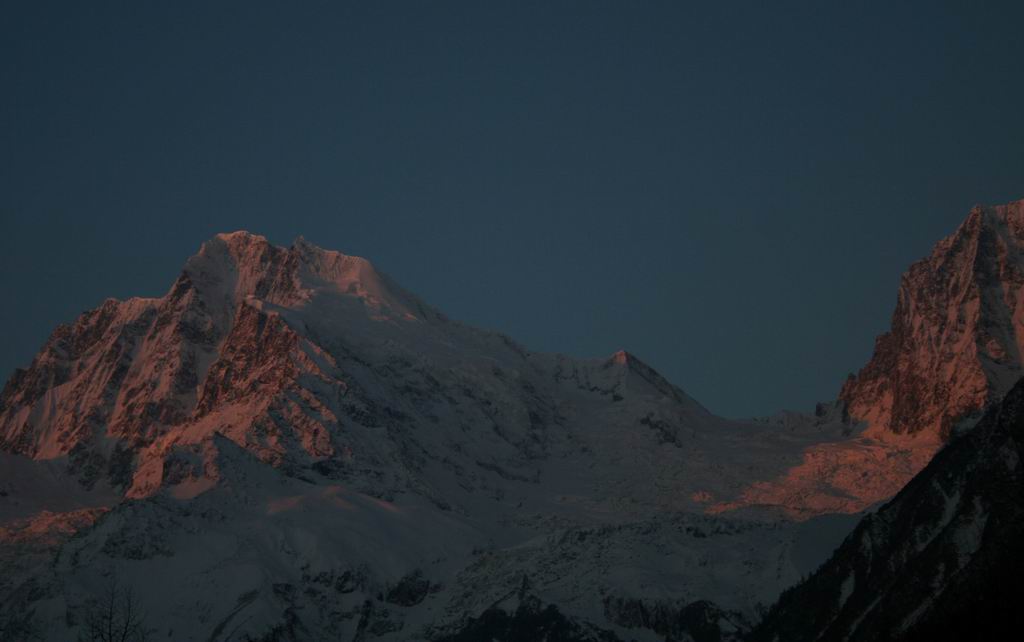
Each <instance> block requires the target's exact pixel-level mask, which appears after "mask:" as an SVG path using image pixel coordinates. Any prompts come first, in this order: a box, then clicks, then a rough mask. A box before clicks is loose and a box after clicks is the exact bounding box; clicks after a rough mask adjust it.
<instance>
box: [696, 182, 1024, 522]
mask: <svg viewBox="0 0 1024 642" xmlns="http://www.w3.org/2000/svg"><path fill="white" fill-rule="evenodd" d="M1022 249H1024V201H1016V202H1014V203H1010V204H1008V205H1001V206H997V207H976V208H974V209H973V210H971V212H970V214H969V215H968V217H967V219H966V220H965V221H964V222H963V224H962V225H961V226H960V227H959V229H957V230H956V232H955V233H953V234H952V235H951V236H949V237H947V238H945V239H943V240H942V241H940V242H939V243H938V244H937V245H936V246H935V248H934V249H933V251H932V253H931V254H930V255H929V256H928V257H927V258H925V259H923V260H921V261H919V262H917V263H915V264H914V265H912V266H911V268H910V269H909V270H908V271H907V273H906V274H905V275H904V276H903V279H902V281H901V285H900V290H899V296H898V299H897V304H896V310H895V312H894V313H893V317H892V328H891V330H890V331H889V332H887V333H886V334H884V335H882V336H880V337H879V338H878V340H877V343H876V346H875V353H874V356H873V357H872V358H871V361H870V362H869V363H868V364H867V365H866V366H865V367H864V368H863V369H862V370H861V371H860V372H859V373H858V374H857V375H856V376H852V377H851V378H850V379H849V380H847V382H846V383H845V385H844V386H843V388H842V391H841V393H840V402H839V404H837V405H836V406H834V407H832V408H828V409H827V410H829V411H830V412H833V413H837V412H838V413H843V414H845V415H846V420H847V421H849V422H850V424H851V428H850V431H851V434H850V437H849V438H848V439H843V440H839V441H837V442H834V443H825V444H820V445H815V446H812V447H810V448H809V449H808V450H807V451H806V452H805V454H804V456H803V459H802V461H801V462H800V464H798V465H797V466H794V467H792V468H790V469H789V470H787V471H786V473H785V474H784V475H782V476H781V477H779V478H776V479H771V480H763V481H758V482H755V483H754V484H752V485H751V486H750V487H749V488H747V489H746V490H745V491H743V493H742V496H741V498H740V499H739V500H736V501H730V502H723V503H719V504H716V505H715V506H713V510H719V511H722V510H732V509H735V508H737V507H742V506H750V505H758V504H769V505H780V506H785V507H786V508H787V510H788V511H789V512H790V513H791V514H794V515H814V514H820V513H823V512H857V511H860V510H863V509H865V508H867V507H869V506H871V505H873V504H876V503H878V502H881V501H884V500H886V499H888V498H890V497H892V496H893V495H894V494H895V493H896V492H897V491H899V489H900V488H902V487H903V485H904V484H905V483H907V481H908V480H909V479H910V478H911V477H913V476H914V474H916V473H917V472H918V471H919V470H921V469H922V468H923V467H924V466H925V465H926V464H927V463H928V462H929V461H930V460H931V458H932V457H933V456H934V454H935V452H936V451H937V450H938V449H939V448H941V447H942V445H943V443H945V441H946V440H947V439H948V438H949V436H950V434H951V433H953V432H954V431H955V430H956V429H957V427H958V426H959V427H961V428H963V429H967V428H969V427H970V425H972V424H973V422H974V421H976V420H977V418H978V416H979V415H980V414H981V412H982V411H983V410H984V409H985V408H986V407H987V406H988V405H990V404H991V403H993V402H995V401H998V400H999V399H1001V398H1002V396H1003V395H1004V394H1005V393H1006V391H1007V390H1009V388H1010V386H1012V385H1013V383H1014V382H1015V381H1017V379H1018V378H1019V377H1020V375H1021V356H1020V355H1021V346H1022V345H1024V252H1022Z"/></svg>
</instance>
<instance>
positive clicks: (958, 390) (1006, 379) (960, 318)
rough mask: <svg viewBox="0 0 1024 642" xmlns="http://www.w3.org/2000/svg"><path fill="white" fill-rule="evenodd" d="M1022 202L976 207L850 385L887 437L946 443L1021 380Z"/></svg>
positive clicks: (849, 393)
mask: <svg viewBox="0 0 1024 642" xmlns="http://www.w3.org/2000/svg"><path fill="white" fill-rule="evenodd" d="M1022 291H1024V200H1018V201H1014V202H1011V203H1008V204H1006V205H997V206H984V207H983V206H976V207H974V208H972V210H971V212H970V213H969V214H968V216H967V218H966V220H964V222H963V223H962V224H961V225H960V226H959V227H958V228H957V230H956V231H955V232H954V233H953V234H951V235H950V236H948V237H946V238H945V239H943V240H941V241H940V242H939V243H937V244H936V245H935V248H934V249H933V250H932V252H931V254H930V255H929V256H928V257H927V258H925V259H922V260H920V261H918V262H916V263H914V264H913V265H912V266H911V267H910V269H909V270H908V271H907V272H906V273H905V274H904V275H903V278H902V279H901V283H900V290H899V295H898V297H897V304H896V310H895V311H894V312H893V317H892V326H891V329H890V331H889V332H887V333H885V334H883V335H881V336H880V337H878V339H877V341H876V345H875V353H874V356H873V357H872V359H871V361H870V362H869V363H868V364H867V365H866V366H865V367H864V368H863V369H862V370H861V371H860V373H858V375H857V376H856V377H854V378H853V379H851V380H848V381H847V382H846V384H845V385H844V386H843V389H842V392H841V393H840V398H841V399H842V400H843V401H845V402H846V403H847V406H848V408H849V412H850V415H851V417H853V418H854V419H858V420H863V421H866V422H867V423H868V424H869V425H870V427H871V429H873V430H876V431H878V432H879V434H885V433H897V434H917V433H921V432H924V433H931V434H933V435H935V436H939V437H942V438H945V437H947V436H948V435H949V434H950V432H951V431H952V430H954V428H955V427H956V425H957V423H958V422H960V421H961V420H962V419H965V418H969V417H971V416H974V415H976V414H978V413H979V412H980V411H981V410H982V409H983V408H984V407H985V406H986V405H988V404H989V403H991V402H993V401H997V400H998V399H999V398H1000V397H1001V396H1002V395H1003V394H1004V393H1005V392H1006V391H1007V390H1009V388H1010V385H1012V383H1013V381H1015V380H1016V379H1017V378H1019V377H1020V371H1021V354H1022V351H1024V325H1022V321H1024V297H1022V296H1021V292H1022Z"/></svg>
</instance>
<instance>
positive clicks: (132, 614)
mask: <svg viewBox="0 0 1024 642" xmlns="http://www.w3.org/2000/svg"><path fill="white" fill-rule="evenodd" d="M148 639H149V632H148V631H147V630H146V624H145V616H144V615H143V613H142V610H141V609H140V608H139V601H138V598H136V597H135V593H134V591H132V589H131V587H129V586H122V585H120V584H119V583H118V581H117V578H116V577H115V578H114V579H112V580H111V581H110V583H109V584H108V585H107V587H106V589H105V590H104V592H103V594H102V595H100V596H99V597H98V598H97V599H94V600H92V601H91V602H90V603H89V606H88V607H87V610H86V612H85V630H84V631H83V632H82V634H81V635H80V636H79V640H80V642H146V640H148Z"/></svg>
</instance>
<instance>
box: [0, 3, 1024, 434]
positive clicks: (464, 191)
mask: <svg viewBox="0 0 1024 642" xmlns="http://www.w3.org/2000/svg"><path fill="white" fill-rule="evenodd" d="M694 4H697V3H684V2H678V3H667V2H665V3H661V2H618V3H609V2H571V3H568V2H567V3H561V2H537V3H534V2H506V3H497V2H465V3H452V2H409V3H397V2H372V3H319V2H303V3H283V2H280V3H279V2H275V3H256V2H245V3H237V4H230V3H226V2H225V3H221V2H217V3H208V2H202V3H191V2H138V3H136V2H133V3H129V2H124V3H105V2H97V3H91V2H90V3H86V2H65V3H47V2H19V3H7V4H6V5H5V6H4V8H3V9H2V10H0V82H2V85H0V88H2V89H0V91H2V94H0V95H2V96H3V99H2V100H0V301H2V302H3V303H2V306H0V336H2V337H3V340H2V342H0V378H3V379H6V377H7V376H8V375H9V373H10V371H11V370H12V369H13V368H14V367H15V366H18V365H26V364H27V363H28V362H29V361H30V360H31V358H32V356H33V355H34V354H35V352H36V350H37V349H38V348H39V346H40V345H41V344H42V342H43V341H44V340H45V338H46V336H47V335H48V334H49V333H50V331H51V330H52V329H53V327H54V326H55V325H56V324H57V323H60V322H70V321H72V320H73V319H74V318H75V317H76V316H77V315H78V314H79V313H80V312H82V311H83V310H85V309H87V308H91V307H94V306H96V305H98V304H99V303H100V302H101V301H102V300H103V299H104V298H106V297H108V296H114V297H119V298H120V297H127V296H132V295H141V296H158V295H161V294H163V293H164V292H165V291H166V290H167V289H168V288H169V287H170V285H171V283H172V281H173V280H174V278H175V277H176V275H177V273H178V271H179V270H180V268H181V266H182V264H183V263H184V261H185V259H186V258H187V257H188V256H189V255H190V254H192V253H193V252H195V250H196V249H197V248H198V246H199V244H200V243H201V242H202V241H203V240H205V239H206V238H208V237H210V236H212V235H213V234H215V233H217V232H220V231H230V230H235V229H248V230H251V231H253V232H257V233H260V234H263V235H265V236H267V237H268V238H270V239H271V240H272V241H274V242H276V243H278V244H288V243H290V242H291V241H292V240H293V239H294V238H295V237H296V236H298V235H300V234H301V235H303V236H305V237H306V238H307V239H308V240H309V241H310V242H313V243H316V244H318V245H321V246H324V247H328V248H332V249H338V250H341V251H343V252H346V253H349V254H357V255H361V256H365V257H367V258H369V259H371V260H372V261H373V262H374V263H375V264H376V265H377V267H378V268H379V269H381V270H382V271H384V272H387V273H389V274H390V275H392V276H393V277H395V278H396V279H397V280H398V281H399V282H400V283H402V284H404V285H405V286H406V287H408V288H409V289H411V290H412V291H414V292H416V293H418V294H419V295H421V296H422V297H423V298H424V299H426V300H427V301H428V302H430V303H432V304H434V305H435V306H437V307H439V308H440V309H442V310H443V311H445V312H446V313H447V314H449V315H450V316H452V317H454V318H457V319H460V320H463V321H466V322H469V323H472V324H475V325H479V326H484V327H488V328H492V329H496V330H500V331H503V332H505V333H507V334H509V335H511V336H513V337H514V338H516V339H518V340H519V341H521V342H523V343H525V344H526V345H527V346H528V347H530V348H532V349H537V350H545V351H558V352H565V353H569V354H573V355H577V356H603V355H607V354H610V353H611V352H613V351H615V350H617V349H619V348H625V349H628V350H630V351H631V352H634V353H635V354H637V355H638V356H640V357H641V358H642V359H644V360H645V361H647V362H648V363H650V364H651V365H653V366H654V367H655V368H657V369H658V370H660V371H661V372H662V373H663V374H665V375H666V376H667V377H668V378H669V379H670V380H672V381H673V382H675V383H676V384H678V385H680V386H681V387H682V388H683V389H685V390H686V391H687V392H689V393H690V394H692V395H693V396H695V397H696V398H697V399H698V400H700V401H702V402H703V403H704V404H705V405H707V406H708V407H709V408H711V409H712V410H713V411H715V412H718V413H720V414H725V415H729V416H739V415H750V414H763V413H768V412H771V411H773V410H776V409H779V408H783V407H789V408H801V409H805V408H810V407H812V405H813V403H814V402H815V401H816V400H822V399H831V398H834V396H835V395H836V393H837V392H838V390H839V387H840V385H841V383H842V381H843V378H844V377H845V376H846V374H847V373H848V372H850V371H854V370H856V369H858V368H859V367H860V366H861V365H863V364H864V362H865V361H866V360H867V358H868V357H869V356H870V353H871V348H872V345H873V341H874V336H875V335H876V334H877V333H879V332H881V331H883V330H884V329H885V328H886V327H887V325H888V319H889V315H890V314H891V311H892V308H893V306H894V304H895V298H896V288H897V284H898V279H899V275H900V273H901V272H902V271H903V270H904V269H905V268H906V267H907V266H908V265H909V264H910V263H911V262H912V261H914V260H916V259H917V258H919V257H921V256H923V255H925V254H926V253H927V252H928V250H929V249H930V247H931V246H932V244H933V243H934V242H935V241H937V240H938V239H939V238H941V237H942V236H945V235H946V234H948V233H950V232H951V231H952V230H953V229H955V227H956V226H957V225H958V223H959V222H960V221H961V220H962V219H963V218H964V217H965V216H966V214H967V211H968V209H969V208H970V206H971V205H973V204H975V203H979V202H981V203H998V202H1004V201H1008V200H1012V199H1017V198H1024V38H1022V37H1021V31H1020V26H1021V24H1024V3H1021V2H1006V3H996V2H986V3H978V2H962V3H952V2H920V3H892V2H884V3H883V2H879V3H839V2H804V3H775V2H772V3H766V2H751V3H741V2H709V3H700V4H701V5H702V6H701V7H700V8H696V7H693V6H689V5H694ZM853 4H856V5H858V6H849V5H853ZM911 4H916V5H917V6H916V7H912V6H909V5H911ZM982 4H984V6H983V7H982V6H980V5H982ZM300 5H301V6H300ZM340 5H344V6H340ZM356 5H370V6H358V7H357V6H356ZM703 5H707V6H703Z"/></svg>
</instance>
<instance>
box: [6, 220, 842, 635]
mask: <svg viewBox="0 0 1024 642" xmlns="http://www.w3.org/2000/svg"><path fill="white" fill-rule="evenodd" d="M820 423H821V422H817V424H820ZM817 424H815V423H814V422H811V423H808V424H807V425H801V426H800V427H799V428H798V429H795V430H785V431H783V430H779V429H778V428H777V427H776V426H773V425H769V424H763V423H756V422H732V421H727V420H725V419H722V418H719V417H716V416H714V415H712V414H711V413H709V412H708V411H707V410H706V409H704V408H703V407H702V406H701V405H700V404H699V403H697V402H696V401H694V400H693V399H691V398H690V397H689V396H688V395H686V394H685V393H684V392H683V391H681V390H679V389H678V388H677V387H675V386H673V385H672V384H671V383H669V382H668V381H666V380H665V379H664V378H663V377H661V376H660V375H659V374H658V373H657V372H655V371H654V370H653V369H652V368H650V367H649V366H647V365H646V364H644V363H643V362H641V361H640V360H639V359H637V358H636V357H635V356H633V355H631V354H629V353H627V352H618V353H616V354H614V355H611V356H610V357H607V358H603V359H594V360H577V359H572V358H569V357H565V356H561V355H547V354H536V353H532V352H529V351H528V350H526V349H525V348H523V347H522V346H520V345H518V344H516V343H515V342H514V341H512V340H511V339H509V338H507V337H505V336H502V335H500V334H497V333H493V332H486V331H482V330H477V329H475V328H471V327H468V326H465V325H463V324H460V323H457V322H454V321H451V320H449V319H447V318H446V317H444V316H443V315H442V314H440V313H439V312H437V311H436V310H434V309H432V308H430V307H429V306H428V305H426V304H425V303H423V302H421V301H420V300H419V299H417V298H416V297H415V296H413V295H411V294H410V293H408V292H406V291H404V290H403V289H402V288H400V287H399V286H397V285H396V284H395V283H393V282H392V281H391V280H390V279H389V278H387V277H386V276H384V275H382V274H381V273H379V272H378V271H376V270H375V269H374V267H373V266H372V265H371V264H370V263H369V262H367V261H365V260H363V259H360V258H357V257H350V256H345V255H343V254H340V253H337V252H331V251H327V250H322V249H320V248H317V247H314V246H312V245H310V244H308V243H306V242H305V241H302V240H301V239H300V240H299V241H296V243H295V244H293V245H292V246H291V247H288V248H281V247H275V246H273V245H272V244H270V243H269V242H267V241H266V239H264V238H262V237H259V236H255V235H252V234H248V233H245V232H237V233H233V234H226V235H220V236H218V237H216V238H214V239H212V240H210V241H209V242H207V243H205V244H204V245H203V246H202V248H201V249H200V251H199V252H198V253H197V254H196V255H195V256H194V257H192V258H191V259H189V260H188V262H187V263H186V265H185V268H184V270H183V271H182V273H181V276H180V277H179V278H178V279H177V281H176V282H175V283H174V285H173V286H172V287H171V289H170V290H169V292H168V293H167V294H166V295H165V296H164V297H161V298H159V299H131V300H128V301H123V302H121V301H114V300H108V301H106V302H105V303H104V304H103V305H102V306H101V307H99V308H98V309H96V310H93V311H90V312H87V313H85V314H83V315H82V316H81V317H80V318H79V319H78V320H77V321H75V323H74V324H72V325H71V326H62V327H60V328H58V329H57V330H56V331H55V332H54V333H53V335H52V336H51V338H50V339H49V341H48V342H47V344H46V345H45V346H44V348H43V350H42V351H41V352H40V353H39V355H38V356H37V358H36V359H35V360H34V361H33V363H32V364H31V366H30V367H29V368H28V369H26V370H22V371H18V372H17V373H16V374H15V376H14V377H13V378H12V379H11V381H10V382H9V383H8V385H7V387H6V388H5V389H4V392H3V394H2V407H0V436H2V443H3V445H4V447H5V449H7V450H8V451H9V452H11V453H14V454H15V455H17V457H13V458H12V461H13V460H16V461H17V466H19V467H20V468H22V469H26V470H31V475H33V476H35V477H43V476H45V475H44V472H45V473H46V475H49V476H50V477H52V478H54V481H53V482H52V484H58V483H59V484H63V485H64V486H73V487H75V489H76V490H75V492H74V494H73V495H71V496H69V497H68V498H65V499H64V500H63V501H62V503H61V505H60V506H59V507H58V506H55V505H51V504H50V503H49V498H48V497H47V496H46V494H45V493H43V494H38V493H37V494H32V493H26V492H24V491H23V490H22V489H20V488H19V489H14V488H12V491H11V492H10V493H9V496H10V497H11V498H12V499H11V500H10V501H9V503H10V506H9V507H8V513H9V514H10V515H11V519H12V520H13V521H11V522H10V524H9V525H8V526H7V529H8V531H7V532H6V533H7V535H6V539H7V540H8V542H9V547H8V551H9V554H10V555H11V556H12V557H14V556H21V555H22V554H23V553H24V552H25V550H26V549H25V547H26V546H29V547H33V546H38V544H39V542H38V540H36V539H34V538H31V537H24V534H25V533H34V532H36V531H38V530H40V529H43V528H45V529H46V530H47V532H53V533H55V535H54V537H55V538H56V540H55V542H56V543H60V541H61V540H60V537H61V535H62V534H63V535H71V534H72V533H75V532H77V533H78V534H77V535H75V537H74V538H73V539H71V540H70V541H68V542H67V543H65V544H64V545H63V548H62V549H61V553H60V555H59V557H58V558H57V560H56V561H55V562H54V564H53V565H51V566H50V567H49V568H48V570H47V571H46V572H45V573H43V574H39V573H37V572H35V571H33V569H32V568H20V567H19V568H20V571H19V572H18V573H12V574H10V575H9V576H8V577H7V578H5V585H4V586H3V587H2V588H3V590H5V591H7V594H8V595H9V596H11V597H10V599H9V603H10V604H19V603H20V600H22V597H18V596H23V592H24V591H28V592H29V595H31V596H32V598H33V599H32V600H30V601H27V602H26V606H27V605H29V604H31V608H33V609H35V610H36V611H37V612H38V613H39V615H40V619H41V621H43V622H47V623H48V624H47V626H49V627H50V628H49V629H47V632H46V634H47V635H49V636H50V637H51V638H53V639H63V637H66V636H67V635H68V634H69V633H68V629H69V628H70V629H74V627H75V626H77V625H79V624H80V623H81V621H82V617H83V616H82V615H81V613H82V612H83V610H86V609H87V602H88V600H87V596H90V595H95V594H97V592H101V589H102V584H103V582H104V581H105V580H104V579H103V575H104V574H110V573H116V574H117V575H118V576H119V577H121V578H124V579H125V580H126V581H128V582H129V584H130V585H132V586H136V587H138V591H140V593H141V595H142V599H143V602H144V603H145V604H146V605H147V609H148V611H149V612H150V615H151V618H152V620H153V621H154V622H157V623H159V624H160V627H161V629H162V628H164V627H166V628H167V629H168V635H171V636H172V637H174V639H182V640H186V639H209V638H210V636H211V635H213V638H214V639H225V640H226V639H244V636H246V635H260V634H263V633H265V632H267V631H269V630H272V629H273V628H274V627H279V626H285V625H286V624H287V626H290V627H293V628H295V630H296V631H301V633H296V635H297V636H299V637H303V636H305V637H306V638H308V639H334V638H337V639H352V638H353V637H359V636H363V637H366V636H370V635H371V633H372V634H373V635H375V636H379V637H382V638H389V637H390V639H421V638H424V637H427V636H428V635H429V636H430V637H437V636H441V635H443V634H445V632H446V631H447V632H451V631H452V630H457V629H458V627H459V626H461V625H462V623H463V622H464V620H465V619H466V618H467V617H472V616H474V615H476V614H479V613H482V612H484V611H485V610H487V609H488V608H489V607H491V606H493V605H494V604H496V603H500V602H502V600H504V599H505V596H506V595H507V594H509V593H511V592H520V589H521V587H522V585H523V582H524V581H527V582H528V584H529V586H530V587H531V589H530V596H531V597H532V598H533V599H538V600H543V601H544V602H545V603H554V604H557V605H558V606H559V608H561V609H563V610H564V611H565V613H566V614H567V616H571V617H573V618H577V619H580V620H581V621H584V622H589V623H590V624H588V625H587V626H597V625H601V626H604V627H607V628H608V630H617V631H619V633H622V634H623V635H627V633H623V632H629V631H632V630H633V629H634V628H635V629H636V630H637V633H635V634H634V633H628V636H631V637H635V638H637V639H644V638H645V636H646V637H648V638H651V636H657V634H656V633H655V632H654V631H653V630H652V629H651V627H649V626H648V627H647V628H645V623H644V622H643V621H637V620H636V619H635V617H634V616H633V615H631V614H630V613H632V612H634V611H635V610H636V609H637V608H640V607H642V608H645V609H653V610H661V611H666V612H670V611H671V610H672V609H676V610H679V609H682V608H685V607H687V606H688V605H689V604H691V603H696V602H706V601H710V602H714V604H715V610H714V613H716V614H718V615H716V616H715V617H719V616H720V617H721V619H722V621H723V626H725V627H726V628H728V627H732V628H734V629H739V628H742V627H743V626H745V625H747V624H749V622H751V621H752V620H753V618H754V617H755V616H756V609H757V608H758V605H759V604H760V605H766V604H768V603H770V602H771V600H772V599H773V598H774V596H775V595H776V594H777V593H778V591H779V590H781V589H782V588H783V587H784V586H786V585H788V584H791V583H792V582H794V581H796V579H798V578H799V576H800V574H801V573H803V572H806V570H808V569H807V565H808V562H807V560H806V559H805V558H806V555H804V552H803V551H802V550H797V548H798V544H799V543H800V542H801V541H803V539H806V537H807V533H808V532H809V531H808V527H807V526H805V525H799V524H795V523H791V522H785V521H774V520H771V519H750V518H749V516H748V518H746V519H743V518H733V517H729V518H725V517H713V516H703V515H701V514H700V513H702V512H703V511H704V508H705V507H706V506H707V505H708V504H709V503H711V502H713V501H716V500H721V499H723V498H730V497H733V496H735V494H736V492H737V491H738V490H740V489H742V488H743V487H744V486H745V485H746V484H747V483H749V481H750V479H752V478H753V479H757V478H763V477H767V476H772V475H777V474H781V473H782V472H783V471H784V470H785V469H786V467H787V466H789V465H792V464H794V463H796V461H798V454H799V452H801V450H802V449H804V448H805V447H806V446H807V445H808V444H816V443H821V442H822V441H826V440H829V439H838V438H841V437H842V427H841V426H840V425H839V424H835V425H832V424H829V425H817ZM29 458H30V459H31V460H33V461H35V462H36V465H35V467H34V468H33V466H32V465H31V462H30V461H29ZM43 467H46V471H43V470H42V468H43ZM73 481H74V482H77V483H72V482H73ZM12 483H13V482H12ZM122 498H123V499H122ZM34 511H36V512H34ZM39 511H47V512H46V513H45V515H46V520H45V521H42V520H41V518H40V517H39V516H40V515H43V514H44V513H42V512H39ZM16 518H17V519H16ZM92 520H96V521H95V523H94V524H93V525H92V526H91V527H90V526H89V524H90V523H92ZM56 524H60V525H61V527H60V528H57V527H56V526H55V525H56ZM712 535H713V536H712ZM35 550H36V549H34V548H32V549H31V551H35ZM826 552H827V551H822V552H821V554H820V556H821V557H822V558H823V556H824V554H825V553H826ZM711 560H714V561H715V564H714V565H711V564H710V562H711ZM154 576H158V577H160V578H161V581H160V583H159V584H158V585H152V584H151V583H148V582H147V581H146V578H149V577H154ZM524 577H525V578H526V580H524ZM737 582H742V585H743V588H740V586H739V585H738V584H737ZM26 587H28V588H26ZM339 587H340V588H339ZM395 591H397V593H396V594H395V595H398V597H394V596H392V597H389V596H390V595H392V592H395ZM517 594H518V593H517ZM24 599H25V600H28V598H24ZM368 605H369V606H368ZM620 611H621V612H620ZM289 614H290V615H289ZM192 616H194V617H192ZM289 618H291V619H289ZM57 623H59V624H57ZM595 623H596V624H595ZM453 627H454V628H453ZM645 631H646V632H645ZM214 632H216V635H214ZM62 636H63V637H62ZM651 639H653V638H651Z"/></svg>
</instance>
